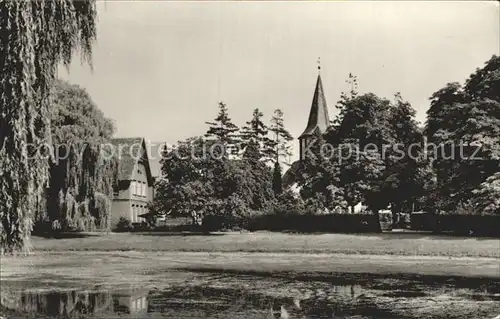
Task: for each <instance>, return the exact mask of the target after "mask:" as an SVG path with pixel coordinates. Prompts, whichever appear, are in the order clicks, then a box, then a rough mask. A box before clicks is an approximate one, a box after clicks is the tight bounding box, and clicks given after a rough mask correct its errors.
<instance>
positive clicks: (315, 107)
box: [299, 59, 330, 139]
mask: <svg viewBox="0 0 500 319" xmlns="http://www.w3.org/2000/svg"><path fill="white" fill-rule="evenodd" d="M320 70H321V65H320V63H319V59H318V78H317V80H316V88H315V89H314V96H313V100H312V104H311V110H310V111H309V120H308V121H307V127H306V129H305V130H304V132H303V133H302V134H301V135H300V137H299V139H301V138H304V137H306V136H312V135H314V132H315V131H316V130H319V131H320V133H324V132H326V129H327V128H328V126H329V125H330V117H329V116H328V107H327V106H326V99H325V94H324V92H323V83H322V82H321V74H320V73H319V71H320Z"/></svg>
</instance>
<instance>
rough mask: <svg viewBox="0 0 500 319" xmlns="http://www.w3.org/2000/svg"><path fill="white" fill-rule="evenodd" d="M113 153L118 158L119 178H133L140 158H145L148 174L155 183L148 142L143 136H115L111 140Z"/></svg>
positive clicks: (150, 181) (149, 178) (149, 179)
mask: <svg viewBox="0 0 500 319" xmlns="http://www.w3.org/2000/svg"><path fill="white" fill-rule="evenodd" d="M111 144H112V145H113V154H114V156H116V157H117V158H118V179H119V180H131V179H132V178H133V174H134V169H135V168H136V165H137V163H138V162H139V160H141V159H143V160H144V166H145V168H146V176H147V178H148V182H149V183H153V178H152V175H151V167H150V163H149V157H148V152H147V151H146V142H145V140H144V138H142V137H130V138H114V139H112V140H111Z"/></svg>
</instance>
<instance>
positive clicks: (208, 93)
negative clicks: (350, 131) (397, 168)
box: [59, 0, 500, 158]
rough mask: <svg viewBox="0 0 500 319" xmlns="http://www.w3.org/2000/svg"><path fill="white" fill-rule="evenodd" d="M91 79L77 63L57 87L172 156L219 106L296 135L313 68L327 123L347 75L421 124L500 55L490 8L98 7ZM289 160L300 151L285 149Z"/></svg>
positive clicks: (497, 12) (120, 133) (499, 34)
mask: <svg viewBox="0 0 500 319" xmlns="http://www.w3.org/2000/svg"><path fill="white" fill-rule="evenodd" d="M97 7H98V25H97V32H98V39H97V42H96V44H95V46H94V52H93V70H91V68H90V67H89V66H88V65H86V64H82V63H81V62H80V59H79V58H78V56H77V57H76V58H75V59H74V61H73V63H72V64H71V66H70V68H69V70H66V69H65V68H61V70H60V72H59V75H60V77H61V78H63V79H66V80H68V81H69V82H71V83H73V84H78V85H80V86H82V87H84V88H85V89H86V90H87V91H88V92H89V93H90V95H91V97H92V99H93V101H94V102H95V103H96V105H97V106H98V107H99V108H100V109H101V110H102V111H103V112H104V113H105V115H106V116H107V117H109V118H111V119H113V120H114V121H115V125H116V134H115V135H116V136H117V137H135V136H141V137H145V138H146V139H148V140H152V141H165V142H168V143H169V144H173V143H175V142H177V141H179V140H183V139H185V138H187V137H191V136H197V135H202V134H204V133H205V132H206V129H207V125H206V124H205V122H206V121H210V120H212V119H213V118H215V116H216V115H217V111H218V108H217V104H218V102H219V101H224V102H225V103H226V104H227V107H228V109H229V114H230V116H231V118H232V119H233V122H234V123H235V124H237V125H239V126H242V125H244V123H245V121H248V120H250V119H251V115H252V111H253V109H255V108H259V109H260V110H261V111H262V112H263V113H264V116H265V120H266V121H269V119H270V118H271V116H272V113H273V111H274V110H275V109H276V108H280V109H281V110H282V111H283V112H284V114H285V126H286V127H287V128H288V130H289V131H290V132H291V133H292V135H293V136H294V137H297V136H299V135H300V134H301V133H302V131H303V130H304V129H305V127H306V123H307V118H308V113H309V109H310V106H311V102H312V97H313V92H314V85H315V82H316V77H317V74H318V70H317V60H318V57H320V60H321V78H322V81H323V87H324V91H325V96H326V101H327V104H328V107H329V112H330V117H331V118H332V119H333V118H334V117H335V116H336V114H337V112H336V109H335V104H336V101H338V99H339V97H340V94H341V92H342V91H347V90H348V89H349V88H348V86H347V84H346V83H345V80H346V79H347V77H348V75H349V73H352V74H354V75H356V76H357V77H358V81H359V91H360V93H365V92H373V93H375V94H377V95H379V96H381V97H386V98H390V99H392V97H393V95H394V93H396V92H401V94H402V96H403V98H404V99H406V100H408V101H409V102H410V103H411V104H412V106H413V107H414V108H415V109H416V111H417V120H419V121H420V122H422V123H423V122H424V121H425V112H426V111H427V109H428V107H429V101H428V99H429V97H430V96H431V95H432V93H433V92H435V91H437V90H439V89H440V88H442V87H443V86H444V85H445V84H446V83H448V82H454V81H458V82H463V81H464V80H465V79H466V78H467V77H468V76H469V75H470V74H471V73H472V72H473V71H474V70H475V68H477V67H481V66H482V65H483V64H484V62H485V61H486V60H488V59H489V58H490V57H491V56H492V55H493V54H497V55H498V54H500V52H499V50H500V43H499V41H500V40H499V39H500V21H499V16H500V9H499V8H500V6H499V5H498V3H497V2H494V1H491V2H476V1H465V2H453V1H443V2H438V1H432V2H423V1H416V2H411V1H400V2H397V1H387V2H383V1H366V2H361V1H359V2H354V1H353V2H333V1H331V2H224V1H221V2H209V1H207V2H170V1H148V0H142V1H110V0H106V1H98V4H97ZM294 150H295V157H296V158H297V157H298V154H297V153H298V151H297V150H298V142H294Z"/></svg>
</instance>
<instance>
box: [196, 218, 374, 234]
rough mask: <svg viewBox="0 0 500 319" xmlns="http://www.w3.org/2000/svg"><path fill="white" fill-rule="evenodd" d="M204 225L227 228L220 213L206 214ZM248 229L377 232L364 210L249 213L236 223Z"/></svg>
mask: <svg viewBox="0 0 500 319" xmlns="http://www.w3.org/2000/svg"><path fill="white" fill-rule="evenodd" d="M203 225H204V228H205V229H207V230H217V229H220V228H221V226H222V228H229V225H228V224H227V223H226V222H225V221H224V220H223V218H222V217H220V216H207V217H206V218H205V219H204V220H203ZM237 227H240V228H245V229H247V230H249V231H257V230H268V231H296V232H325V233H328V232H329V233H371V232H379V230H380V228H379V226H378V225H377V218H376V216H374V215H368V214H325V215H298V214H290V215H277V214H266V215H260V216H255V217H252V218H251V219H249V220H247V221H245V222H244V223H241V224H239V225H237Z"/></svg>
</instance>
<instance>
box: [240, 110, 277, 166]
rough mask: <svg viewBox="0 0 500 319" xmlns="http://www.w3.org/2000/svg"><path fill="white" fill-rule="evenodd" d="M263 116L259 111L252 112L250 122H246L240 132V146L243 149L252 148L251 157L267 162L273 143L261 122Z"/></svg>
mask: <svg viewBox="0 0 500 319" xmlns="http://www.w3.org/2000/svg"><path fill="white" fill-rule="evenodd" d="M263 116H264V114H262V112H260V111H259V109H254V110H253V114H252V120H250V121H248V122H246V125H245V126H244V127H243V128H242V130H241V142H242V145H241V146H242V147H243V148H247V147H249V146H252V150H251V152H252V156H253V157H257V158H258V159H259V160H266V161H267V160H269V156H270V155H271V152H272V149H273V147H274V142H273V141H272V140H271V139H269V137H268V136H267V135H268V128H267V126H266V125H265V124H264V122H262V117H263ZM245 153H247V152H245Z"/></svg>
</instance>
